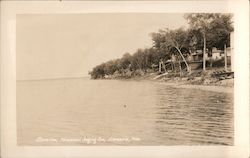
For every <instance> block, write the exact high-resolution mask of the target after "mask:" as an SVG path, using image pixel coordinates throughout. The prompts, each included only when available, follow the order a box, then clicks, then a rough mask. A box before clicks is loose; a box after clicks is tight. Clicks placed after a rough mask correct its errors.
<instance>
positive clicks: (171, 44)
mask: <svg viewBox="0 0 250 158" xmlns="http://www.w3.org/2000/svg"><path fill="white" fill-rule="evenodd" d="M152 40H153V43H154V46H155V47H156V48H158V49H162V48H163V49H165V50H166V52H168V53H170V52H171V49H172V48H175V49H176V50H177V52H178V53H179V55H180V56H181V58H182V60H183V61H184V63H185V65H186V67H187V71H188V72H189V73H190V72H191V69H190V67H189V65H188V63H187V61H186V59H185V57H184V55H183V52H182V51H181V50H183V48H184V47H188V43H187V41H188V32H187V30H185V29H184V28H179V29H176V30H170V29H164V30H160V31H159V32H158V33H152Z"/></svg>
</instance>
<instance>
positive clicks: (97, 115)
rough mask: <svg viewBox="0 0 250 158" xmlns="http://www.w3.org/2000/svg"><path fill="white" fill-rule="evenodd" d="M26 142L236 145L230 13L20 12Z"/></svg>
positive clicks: (22, 137)
mask: <svg viewBox="0 0 250 158" xmlns="http://www.w3.org/2000/svg"><path fill="white" fill-rule="evenodd" d="M16 30H17V32H16V34H17V40H16V44H17V47H16V51H17V52H16V54H17V56H16V63H17V65H16V69H17V82H16V84H17V89H16V93H17V96H16V97H17V98H16V99H17V100H16V102H17V143H18V145H102V146H103V145H104V146H105V145H125V146H130V145H133V146H137V145H139V146H145V145H151V146H154V145H164V146H173V145H230V146H232V145H234V115H233V112H234V107H233V100H234V98H233V94H234V93H233V92H234V91H233V87H234V65H233V64H234V62H233V61H234V58H233V57H234V49H233V48H234V45H233V37H234V27H233V15H232V14H224V13H163V14H162V13H104V14H98V13H92V14H64V15H57V14H49V15H36V14H34V15H32V14H29V15H25V14H20V15H17V23H16Z"/></svg>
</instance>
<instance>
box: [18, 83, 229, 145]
mask: <svg viewBox="0 0 250 158" xmlns="http://www.w3.org/2000/svg"><path fill="white" fill-rule="evenodd" d="M233 134H234V130H233V93H218V92H211V91H203V90H197V89H181V88H174V87H171V86H168V85H164V84H161V83H154V82H142V81H140V82H139V81H112V80H85V79H62V80H41V81H17V139H18V140H17V141H18V144H19V145H233Z"/></svg>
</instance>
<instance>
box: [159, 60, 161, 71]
mask: <svg viewBox="0 0 250 158" xmlns="http://www.w3.org/2000/svg"><path fill="white" fill-rule="evenodd" d="M159 72H161V62H159Z"/></svg>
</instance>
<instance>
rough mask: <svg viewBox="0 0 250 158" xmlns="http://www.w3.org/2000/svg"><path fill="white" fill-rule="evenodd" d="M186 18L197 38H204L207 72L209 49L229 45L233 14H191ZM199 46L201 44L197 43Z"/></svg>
mask: <svg viewBox="0 0 250 158" xmlns="http://www.w3.org/2000/svg"><path fill="white" fill-rule="evenodd" d="M184 17H185V18H186V19H187V21H188V23H189V24H190V27H191V28H190V30H192V31H191V32H192V33H194V34H196V37H197V38H199V36H202V39H203V70H204V71H205V70H206V59H205V53H206V50H207V48H208V49H210V50H211V49H212V47H217V48H223V46H224V44H225V43H229V37H230V32H231V31H232V30H233V27H232V21H231V18H232V15H231V14H219V13H191V14H185V15H184ZM197 44H199V43H197Z"/></svg>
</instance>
